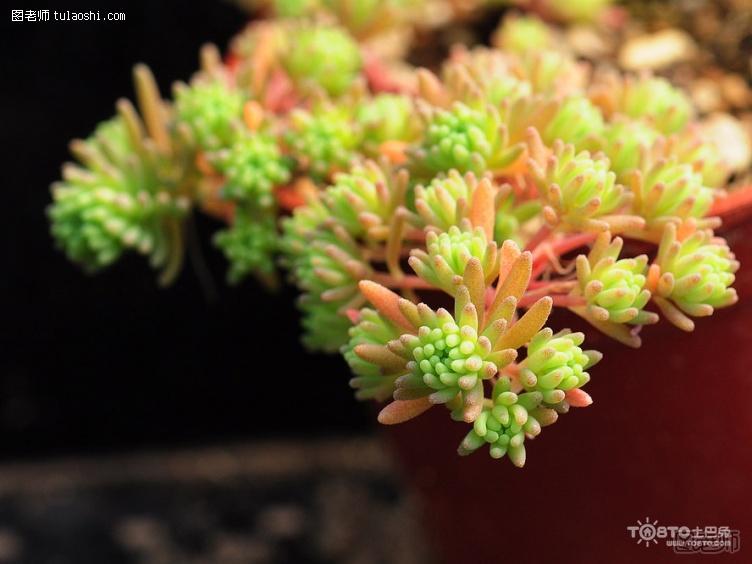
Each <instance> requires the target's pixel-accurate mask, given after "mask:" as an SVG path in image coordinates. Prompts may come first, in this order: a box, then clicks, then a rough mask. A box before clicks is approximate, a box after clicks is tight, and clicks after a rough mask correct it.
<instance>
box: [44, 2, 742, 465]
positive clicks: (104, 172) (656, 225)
mask: <svg viewBox="0 0 752 564" xmlns="http://www.w3.org/2000/svg"><path fill="white" fill-rule="evenodd" d="M262 3H263V4H264V6H265V7H269V5H270V4H273V6H272V7H273V10H272V11H273V12H275V13H277V14H287V15H289V16H293V17H295V18H296V19H295V20H285V19H273V20H261V21H254V22H253V23H252V24H251V25H250V26H249V27H248V29H247V30H245V31H244V32H243V33H242V34H241V35H240V36H239V38H238V39H237V40H236V41H234V42H233V46H232V48H231V52H230V54H229V56H228V57H227V58H226V59H223V58H222V57H221V56H220V54H219V51H218V50H217V49H216V48H212V47H207V48H204V49H203V51H202V54H201V61H202V65H201V66H202V68H201V71H200V72H199V73H198V74H197V75H196V76H195V77H194V79H193V80H192V81H191V83H190V85H185V84H182V85H179V86H177V87H176V88H175V101H174V104H172V103H170V102H169V101H165V100H162V99H161V97H160V96H159V93H158V92H157V89H156V84H155V82H154V79H153V77H152V76H151V75H150V74H149V73H148V71H147V70H146V69H145V68H144V67H137V70H136V86H137V88H136V91H137V97H138V102H139V104H138V105H139V111H140V114H141V116H139V115H137V113H136V111H135V109H134V108H133V107H132V106H131V105H130V104H129V103H127V102H120V103H119V104H118V116H116V117H115V118H113V119H112V120H110V121H107V122H104V123H103V124H101V125H100V126H99V127H98V128H97V130H96V131H95V132H94V134H93V135H92V136H91V137H90V138H89V139H87V140H86V141H76V142H74V143H73V145H72V149H73V153H74V155H75V156H76V158H77V159H78V160H79V161H80V165H66V167H65V168H64V171H63V180H62V181H61V182H58V183H56V184H55V185H53V189H52V192H53V203H52V205H51V206H50V207H49V211H48V214H49V217H50V220H51V224H52V233H53V236H54V238H55V240H56V242H57V243H58V245H59V246H60V247H61V248H62V249H63V250H64V251H65V252H66V253H67V254H68V256H69V257H70V258H71V259H72V260H74V261H76V262H80V263H82V264H83V266H84V267H85V268H87V269H88V270H95V269H98V268H101V267H104V266H106V265H108V264H111V263H113V262H115V261H116V260H117V259H118V258H119V257H120V256H121V255H122V254H123V253H125V252H126V251H128V250H131V249H132V250H135V251H137V252H139V253H141V254H143V255H146V256H148V257H149V259H150V260H151V262H152V264H153V265H154V266H155V267H158V268H160V269H161V270H162V276H161V280H162V282H164V283H167V282H169V281H170V280H172V279H174V277H175V276H176V275H177V274H178V272H179V270H180V265H181V259H182V256H183V241H182V235H183V229H184V225H183V223H184V221H185V220H186V218H187V216H188V214H189V213H194V212H195V213H206V214H209V215H212V216H213V217H214V218H216V219H219V220H221V221H223V222H226V223H227V226H226V227H225V228H224V229H221V230H219V231H218V233H217V234H216V235H215V243H216V245H217V247H219V249H220V250H221V251H223V252H224V254H225V256H226V257H227V259H228V262H229V266H228V279H229V281H230V282H238V281H240V280H242V279H244V278H246V277H249V276H254V277H256V278H258V279H260V280H261V281H262V282H265V283H267V285H270V283H272V282H276V281H277V280H278V279H277V276H276V275H277V273H276V267H277V265H280V266H282V267H283V268H284V269H286V270H287V271H288V274H289V276H288V279H289V281H290V282H292V283H293V284H295V285H296V286H297V288H298V290H299V291H300V294H301V295H300V298H299V301H298V306H299V309H300V311H301V313H302V321H301V325H302V328H303V331H302V333H303V334H302V340H303V343H304V344H305V345H306V346H307V347H308V348H310V349H312V350H317V351H325V352H331V353H334V352H337V351H339V352H340V353H341V354H342V355H343V356H344V358H345V360H346V362H347V364H348V365H349V367H350V369H351V371H352V373H353V378H352V380H351V381H350V384H351V386H352V387H353V388H355V390H356V392H355V393H356V396H357V397H358V398H359V399H373V400H376V401H382V402H388V403H387V404H386V405H385V406H383V408H382V409H381V411H380V413H379V421H381V422H382V423H384V424H396V423H402V422H404V421H407V420H410V419H412V418H414V417H416V416H418V415H420V414H421V413H423V412H425V411H426V410H428V409H430V408H431V407H433V406H438V405H443V406H444V407H445V408H446V409H447V411H448V414H449V416H450V417H451V418H452V419H453V420H455V421H457V422H458V423H462V424H464V425H467V426H469V428H468V430H467V431H468V432H467V434H466V436H465V438H464V440H463V441H462V442H461V444H460V446H459V448H458V452H459V453H460V454H463V455H464V454H469V453H470V452H473V451H475V450H477V449H479V448H480V447H481V446H484V445H488V448H489V452H490V455H491V456H492V457H494V458H501V457H503V456H508V457H509V459H510V460H511V461H512V463H513V464H515V465H517V466H522V465H523V464H524V463H525V459H526V448H528V447H529V443H527V441H529V440H531V439H533V438H535V437H536V436H538V435H539V434H540V432H541V428H542V427H544V426H547V425H550V424H552V423H554V422H556V421H557V419H558V417H559V415H563V414H565V413H567V412H568V411H569V409H570V408H571V407H586V406H588V405H590V403H592V399H591V398H590V396H589V395H588V394H587V393H586V392H585V391H583V389H582V388H583V386H584V385H585V384H587V382H588V381H589V379H590V374H589V371H590V369H591V368H592V367H593V366H594V365H595V364H596V363H597V362H598V360H599V359H600V353H597V352H595V351H590V350H584V349H583V348H582V346H583V342H584V338H585V336H584V334H583V333H577V332H571V331H569V330H568V329H560V330H559V328H557V329H553V328H550V327H546V325H547V324H548V323H552V321H549V313H550V312H551V310H552V308H553V307H559V308H564V309H568V310H570V311H572V312H574V313H575V314H577V315H579V316H580V317H582V318H584V319H585V320H587V321H588V322H589V323H590V324H591V325H592V326H593V327H594V328H595V329H596V330H598V331H601V332H602V333H605V334H606V335H608V336H610V337H612V338H614V339H616V340H618V341H620V342H622V343H624V344H626V345H629V346H632V347H638V346H639V345H640V343H641V337H640V330H641V326H642V325H645V324H649V323H655V322H657V321H658V319H659V313H660V314H661V315H662V317H665V318H666V319H668V320H669V321H670V322H672V323H674V324H675V325H678V326H679V327H680V328H682V329H685V330H691V329H692V328H694V323H695V322H694V321H693V319H692V318H694V317H702V316H707V315H710V314H712V313H713V312H714V311H715V309H717V308H721V307H726V306H729V305H731V304H733V303H734V302H735V301H736V300H737V295H736V292H735V290H734V289H733V287H732V284H733V282H734V273H735V272H736V270H737V268H738V267H739V264H738V262H737V261H736V260H735V258H734V255H733V254H732V253H731V251H730V249H729V247H728V244H727V243H726V242H725V241H724V240H723V239H722V238H720V237H718V236H717V235H716V234H714V233H713V231H712V229H714V228H716V227H717V226H718V225H720V219H719V218H717V217H714V215H715V214H723V212H724V210H728V209H733V208H732V207H729V205H728V204H727V202H723V201H720V200H716V197H717V196H719V195H721V194H722V193H723V191H722V187H723V186H724V185H725V183H726V182H727V181H728V177H729V169H728V167H727V166H726V164H725V163H724V162H723V160H722V159H721V157H720V155H719V152H718V150H717V148H716V147H714V146H713V144H712V143H711V142H710V141H709V139H707V138H706V137H705V133H704V130H703V128H702V127H701V125H700V124H698V123H695V122H693V119H694V114H695V112H694V109H693V107H692V105H691V102H690V101H689V99H688V98H687V97H686V96H685V95H684V94H683V93H682V92H681V91H680V90H678V89H677V88H675V87H673V86H672V85H671V84H670V83H668V82H667V81H666V80H665V79H662V78H655V77H650V76H641V77H626V78H625V77H621V76H616V75H602V74H601V73H600V72H599V73H597V74H595V75H594V76H591V74H590V73H589V72H588V70H587V68H586V65H583V64H581V63H579V62H578V61H577V60H576V59H575V58H574V56H573V55H572V54H571V53H570V52H569V51H568V49H566V48H564V47H563V46H562V45H561V42H560V36H561V34H560V33H557V32H555V31H554V30H551V29H549V28H547V27H546V24H544V23H543V22H542V21H540V20H537V19H534V18H532V17H525V16H522V17H516V18H512V19H509V20H506V22H505V24H504V25H503V26H502V27H501V28H500V31H499V32H498V33H497V34H496V36H495V41H496V43H497V44H498V45H499V46H501V47H502V49H504V51H499V50H495V49H490V48H485V47H475V48H472V49H468V48H466V47H457V48H454V49H452V51H451V53H450V56H449V60H448V61H447V62H446V64H444V65H443V66H442V67H441V68H440V70H439V71H438V74H434V73H433V72H431V71H428V70H426V69H413V68H411V67H409V66H407V65H403V64H401V63H400V62H399V61H395V60H393V59H390V60H385V59H382V58H380V57H379V55H378V54H379V53H380V54H383V51H382V48H383V46H381V47H379V40H380V39H383V37H377V36H380V34H381V32H390V33H395V34H396V35H400V36H402V37H406V36H409V35H410V31H411V29H410V25H409V24H408V23H407V22H410V21H413V22H414V21H415V20H414V17H415V13H418V12H419V10H420V9H421V8H425V6H423V3H422V0H388V1H387V2H375V1H372V0H366V1H363V2H352V1H350V0H311V1H304V2H300V1H287V0H281V1H276V0H262ZM459 4H462V5H463V6H464V5H465V3H455V5H454V7H455V8H456V9H458V10H459V9H461V6H459ZM516 4H517V5H518V6H525V5H527V3H526V2H516ZM565 4H566V5H565ZM606 4H607V2H605V1H603V0H584V1H576V2H558V1H554V0H543V1H537V0H536V2H535V8H536V9H539V10H543V13H545V14H546V17H547V18H548V17H553V18H558V19H560V20H566V21H571V20H575V21H583V20H588V19H596V18H599V17H600V15H601V13H602V8H603V7H604V6H605V5H606ZM254 5H256V3H254ZM414 10H415V11H414ZM267 13H268V12H267ZM423 14H424V15H425V14H426V12H423ZM331 22H335V23H331ZM423 24H425V25H429V23H427V22H421V25H423ZM349 32H351V33H353V34H354V37H357V38H358V41H363V43H362V44H361V43H359V42H358V41H356V40H355V39H354V38H353V37H351V36H350V35H349ZM397 43H399V45H397V47H396V48H395V51H394V52H399V51H400V48H401V47H402V46H404V44H403V43H402V40H400V41H398V42H397ZM364 54H367V57H366V56H364ZM393 56H394V53H392V57H393ZM727 200H733V201H738V200H736V199H735V198H729V199H727ZM617 234H618V235H619V236H618V237H617V236H615V235H617ZM637 245H639V246H637ZM656 247H657V252H654V250H655V248H656ZM635 248H639V249H640V251H638V252H642V249H643V248H645V254H639V255H638V253H637V252H634V250H635ZM522 249H524V250H522ZM648 256H655V259H654V260H653V262H652V263H649V259H648ZM277 257H279V261H277ZM410 268H412V271H410ZM448 304H453V307H451V305H448ZM653 310H655V311H653ZM555 319H556V318H552V320H555ZM523 348H524V349H525V350H524V351H523V350H522V349H523ZM616 385H618V384H616Z"/></svg>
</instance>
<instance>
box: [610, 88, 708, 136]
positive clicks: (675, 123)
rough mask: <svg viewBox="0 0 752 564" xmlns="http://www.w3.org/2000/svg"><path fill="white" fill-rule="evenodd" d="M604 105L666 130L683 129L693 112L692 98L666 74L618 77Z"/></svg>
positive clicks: (674, 131)
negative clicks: (661, 76)
mask: <svg viewBox="0 0 752 564" xmlns="http://www.w3.org/2000/svg"><path fill="white" fill-rule="evenodd" d="M608 88H609V90H610V92H609V93H608V94H606V96H605V98H606V99H607V100H608V102H607V104H606V107H605V109H607V110H608V111H609V112H613V113H616V114H623V115H625V116H628V117H630V118H642V119H645V120H647V121H648V122H649V123H650V124H651V125H652V126H653V127H655V128H656V129H657V130H658V131H660V132H662V133H664V134H671V133H677V132H679V131H681V130H682V129H683V128H684V127H685V126H686V125H687V123H689V121H690V120H691V119H692V117H693V115H694V109H693V107H692V103H691V102H690V100H689V98H688V97H687V96H686V95H685V94H684V93H683V92H682V91H681V90H679V89H678V88H676V87H674V86H672V85H671V84H670V83H669V82H668V81H667V80H666V79H665V78H660V77H653V76H641V77H639V78H632V77H628V78H626V79H624V80H615V81H613V82H612V83H611V84H610V85H609V87H608Z"/></svg>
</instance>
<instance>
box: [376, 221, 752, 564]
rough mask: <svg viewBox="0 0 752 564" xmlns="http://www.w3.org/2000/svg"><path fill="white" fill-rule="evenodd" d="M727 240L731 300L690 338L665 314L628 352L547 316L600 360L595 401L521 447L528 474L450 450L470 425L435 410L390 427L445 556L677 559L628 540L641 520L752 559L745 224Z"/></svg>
mask: <svg viewBox="0 0 752 564" xmlns="http://www.w3.org/2000/svg"><path fill="white" fill-rule="evenodd" d="M725 235H726V236H727V238H728V240H729V244H730V246H731V248H732V249H733V250H734V252H735V253H736V255H737V257H738V258H739V260H740V261H741V262H742V268H741V270H740V272H739V273H738V275H737V282H736V284H735V286H736V288H737V290H738V291H739V295H740V303H738V304H737V305H736V306H734V307H732V308H729V309H726V310H721V311H718V312H716V314H715V315H714V316H713V317H712V318H709V319H700V320H698V322H697V328H696V330H695V331H694V333H691V334H686V333H683V332H682V331H680V330H679V329H676V328H674V327H672V326H670V325H669V324H668V323H667V322H665V321H664V322H662V323H661V324H659V325H658V326H653V327H648V328H646V329H645V331H644V332H643V346H642V348H641V349H640V350H639V351H634V350H630V349H627V348H626V347H624V346H622V345H619V344H618V343H615V342H613V341H611V340H609V339H608V338H606V337H604V336H602V335H600V334H598V333H597V332H596V331H595V330H592V329H591V330H588V328H587V326H585V325H584V324H583V323H581V322H579V320H577V319H574V318H573V316H572V317H568V316H567V317H560V318H559V319H557V320H555V325H554V326H555V327H562V326H567V325H569V326H571V327H572V328H578V329H582V330H586V333H587V335H588V338H587V340H586V344H588V346H589V347H590V348H596V349H598V350H601V351H602V352H603V353H604V354H605V357H604V359H603V361H602V362H601V363H600V364H599V365H598V366H597V367H595V368H594V369H593V371H592V377H593V379H592V381H591V382H590V383H589V384H588V386H587V391H588V392H589V393H590V394H591V395H592V396H593V398H594V400H595V403H594V404H593V405H592V406H590V407H588V408H586V409H572V410H571V411H570V412H569V413H568V414H567V415H565V416H563V417H561V418H560V419H559V421H558V422H557V423H556V424H555V425H553V426H551V427H547V428H545V429H544V430H543V433H542V434H541V436H540V437H539V438H537V439H536V440H534V441H527V443H526V446H527V463H526V466H525V468H524V469H518V468H515V467H514V466H512V464H511V463H510V462H509V461H508V460H501V461H495V460H492V459H491V458H490V457H489V456H488V454H487V449H482V450H480V451H478V452H476V453H474V454H473V455H471V456H469V457H465V458H461V457H458V456H456V455H455V452H454V451H455V448H456V445H457V444H459V442H460V440H461V439H462V437H463V436H464V434H465V433H466V432H467V426H466V425H462V424H459V423H454V422H452V421H451V420H450V419H449V418H448V416H447V414H446V412H445V411H444V410H441V409H433V410H431V411H430V412H428V413H427V414H425V415H423V416H421V417H420V418H418V419H417V420H415V421H412V422H409V423H406V424H404V425H400V426H396V427H393V428H390V431H389V437H390V440H391V442H392V444H393V446H394V449H395V450H396V451H397V453H398V457H399V458H400V459H401V460H402V461H403V462H404V468H405V473H406V476H407V479H408V480H409V481H410V482H411V483H412V485H413V486H414V487H415V488H416V489H417V490H418V492H419V494H420V498H421V499H422V503H423V507H424V510H425V523H426V526H427V528H428V530H429V534H432V535H433V537H434V544H435V546H436V548H437V552H438V553H439V555H440V556H441V557H443V560H444V561H445V562H449V563H452V564H455V563H465V562H467V563H484V564H485V563H491V562H577V563H583V562H597V563H603V562H609V563H614V562H629V563H633V562H637V561H639V562H665V561H667V560H669V559H672V558H679V559H680V561H682V560H681V558H682V557H679V556H678V555H675V554H674V553H673V551H672V549H671V548H668V547H667V546H666V545H665V541H663V542H662V543H661V544H659V545H652V546H650V547H649V548H646V547H645V544H644V543H642V544H640V545H638V544H637V541H636V540H635V539H632V538H630V534H629V532H628V531H627V527H628V526H631V525H636V524H637V521H638V520H642V521H643V522H645V520H646V518H649V519H650V520H651V521H655V520H657V521H658V522H659V525H660V524H662V525H674V526H682V525H686V526H689V527H695V526H700V527H705V526H708V525H709V526H713V525H716V526H728V527H730V528H732V529H738V530H739V531H740V536H741V550H740V551H739V552H738V553H736V554H734V555H733V556H732V557H731V558H732V559H735V560H736V559H739V560H740V561H746V562H749V561H752V560H750V557H749V555H748V553H749V550H750V549H746V550H745V548H746V547H745V544H748V543H752V507H750V504H751V503H752V448H751V447H752V407H751V403H752V222H749V221H748V222H746V223H744V224H742V225H741V226H739V225H737V226H736V227H734V228H733V229H731V230H729V231H727V232H726V233H725ZM745 553H746V556H745ZM725 556H729V555H728V554H726V555H725ZM695 558H699V556H698V555H695V556H693V557H686V556H685V557H684V560H683V561H686V562H689V561H694V559H695ZM702 558H710V559H711V560H713V557H708V556H702ZM714 561H715V560H714Z"/></svg>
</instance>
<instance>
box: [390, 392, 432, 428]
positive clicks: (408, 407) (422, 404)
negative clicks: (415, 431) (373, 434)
mask: <svg viewBox="0 0 752 564" xmlns="http://www.w3.org/2000/svg"><path fill="white" fill-rule="evenodd" d="M431 407H433V404H432V403H431V402H430V401H429V400H428V398H427V397H425V398H418V399H414V400H394V401H393V402H392V403H390V404H389V405H387V406H386V407H384V409H382V410H381V412H380V413H379V417H378V419H379V423H381V424H383V425H396V424H397V423H404V422H405V421H409V420H410V419H412V418H414V417H417V416H418V415H420V414H421V413H424V412H425V411H428V410H429V409H430V408H431Z"/></svg>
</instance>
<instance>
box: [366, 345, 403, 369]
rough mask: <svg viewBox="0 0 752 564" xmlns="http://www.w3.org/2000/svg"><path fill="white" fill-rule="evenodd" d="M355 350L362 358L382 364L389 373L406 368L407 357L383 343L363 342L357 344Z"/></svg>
mask: <svg viewBox="0 0 752 564" xmlns="http://www.w3.org/2000/svg"><path fill="white" fill-rule="evenodd" d="M353 350H354V351H355V354H357V355H358V356H359V357H360V358H362V359H363V360H365V361H366V362H371V363H373V364H377V365H379V366H381V367H382V368H383V369H384V370H385V371H386V372H387V373H394V372H397V371H399V370H403V369H404V368H405V359H404V358H401V357H399V356H397V355H396V354H394V353H393V352H392V351H390V350H389V349H388V348H387V347H385V346H383V345H374V344H372V343H361V344H360V345H356V346H355V348H354V349H353Z"/></svg>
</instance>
